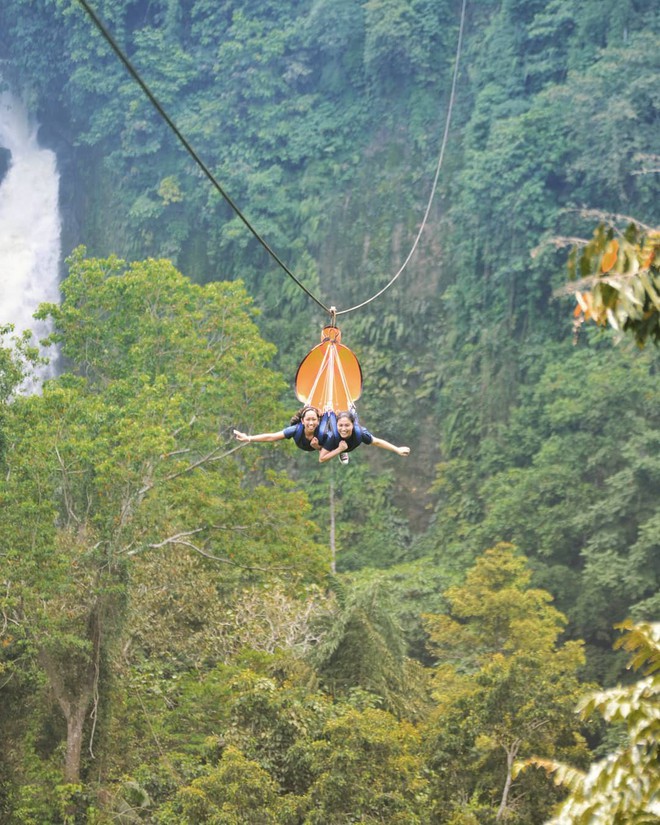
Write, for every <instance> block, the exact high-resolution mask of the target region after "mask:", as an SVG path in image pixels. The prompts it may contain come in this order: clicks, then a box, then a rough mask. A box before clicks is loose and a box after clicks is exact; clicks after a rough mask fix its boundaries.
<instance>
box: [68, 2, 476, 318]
mask: <svg viewBox="0 0 660 825" xmlns="http://www.w3.org/2000/svg"><path fill="white" fill-rule="evenodd" d="M78 2H79V3H80V5H81V6H82V7H83V9H84V10H85V11H86V13H87V14H88V15H89V17H90V19H91V20H92V21H93V23H94V25H95V26H96V27H97V29H98V30H99V32H100V33H101V34H102V36H103V37H104V38H105V40H106V41H107V42H108V44H109V45H110V47H111V48H112V50H113V51H114V53H115V54H116V55H117V57H118V58H119V59H120V60H121V62H122V63H123V64H124V66H125V67H126V69H127V70H128V72H129V74H130V75H131V77H132V78H133V79H134V80H135V82H136V83H137V84H138V85H139V86H140V88H141V89H142V91H143V92H144V93H145V95H146V96H147V98H148V99H149V101H150V102H151V104H152V105H153V107H154V108H155V109H156V111H157V112H158V114H159V115H160V116H161V117H162V118H163V120H164V121H165V122H166V123H167V125H168V126H169V127H170V129H171V130H172V131H173V132H174V134H175V135H176V137H177V138H178V139H179V141H180V142H181V144H182V145H183V147H184V149H185V150H186V151H187V152H188V154H189V155H190V156H191V157H192V159H193V160H194V161H195V163H196V164H197V165H198V166H199V168H200V169H201V170H202V172H203V173H204V175H206V177H207V178H208V179H209V181H210V182H211V184H212V185H213V186H214V187H215V189H216V190H217V191H218V192H219V193H220V195H221V196H222V197H223V198H224V199H225V201H226V202H227V203H228V204H229V206H230V207H231V208H232V210H233V211H234V212H235V214H236V215H237V217H238V218H240V220H241V221H242V222H243V223H244V224H245V226H246V227H247V229H248V230H249V231H250V232H251V233H252V235H253V236H254V237H255V238H256V239H257V241H258V242H259V243H260V244H261V246H262V247H263V248H264V249H265V250H266V252H267V253H268V254H269V255H270V256H271V258H273V260H274V261H275V262H276V263H277V264H278V266H280V267H281V269H283V270H284V272H285V273H286V274H287V275H288V276H289V277H290V278H291V279H292V280H293V281H294V282H295V283H296V284H297V285H298V286H299V287H300V289H302V291H303V292H304V293H305V294H306V295H307V296H308V297H309V298H311V299H312V301H314V302H315V303H316V304H317V305H318V306H319V307H321V309H323V310H325V311H326V312H327V313H328V314H329V315H330V316H331V319H332V324H333V325H334V323H335V318H336V316H337V315H345V314H346V313H348V312H353V311H354V310H356V309H361V308H362V307H364V306H366V305H367V304H370V303H371V302H372V301H375V300H376V298H379V297H380V296H381V295H382V294H383V293H384V292H385V291H386V290H388V289H389V288H390V287H391V286H392V284H393V283H394V282H395V281H396V280H397V279H398V278H399V276H400V275H401V273H402V272H403V271H404V269H405V268H406V266H407V265H408V263H409V262H410V260H411V258H412V256H413V255H414V253H415V251H416V249H417V246H418V245H419V241H420V238H421V236H422V232H423V231H424V228H425V226H426V223H427V220H428V216H429V214H430V212H431V205H432V204H433V199H434V197H435V192H436V189H437V185H438V179H439V177H440V169H441V168H442V162H443V159H444V155H445V149H446V147H447V141H448V138H449V128H450V124H451V116H452V111H453V108H454V101H455V98H456V84H457V79H458V67H459V62H460V56H461V50H462V43H463V30H464V25H465V8H466V5H467V0H463V3H462V6H461V19H460V24H459V31H458V43H457V47H456V57H455V60H454V73H453V77H452V85H451V93H450V96H449V104H448V107H447V118H446V121H445V130H444V134H443V138H442V145H441V147H440V156H439V158H438V163H437V166H436V170H435V177H434V179H433V185H432V187H431V194H430V195H429V199H428V203H427V205H426V211H425V212H424V217H423V219H422V223H421V225H420V227H419V230H418V232H417V235H416V237H415V240H414V241H413V244H412V246H411V248H410V251H409V252H408V255H407V256H406V258H405V260H404V262H403V263H402V264H401V267H400V268H399V270H398V272H397V273H396V274H395V275H394V276H393V277H392V278H391V279H390V281H389V282H388V283H387V284H386V285H385V286H384V287H383V288H382V289H381V290H379V291H378V292H376V293H375V294H374V295H372V296H371V298H367V300H366V301H362V303H360V304H356V305H355V306H352V307H349V308H348V309H342V310H337V309H335V307H327V306H326V305H325V304H324V303H323V302H322V301H321V300H319V298H317V297H316V296H315V295H313V294H312V293H311V292H310V290H309V289H307V287H306V286H305V285H304V284H303V283H302V282H301V281H300V280H299V279H298V278H297V277H296V276H295V275H294V273H293V272H292V271H291V270H290V269H289V267H288V266H287V265H286V264H285V263H284V261H282V259H281V258H280V257H279V256H278V255H277V254H276V253H275V251H274V250H273V249H272V248H271V247H270V246H269V245H268V243H266V241H265V240H264V239H263V238H262V237H261V235H260V234H259V233H258V232H257V230H256V229H255V228H254V227H253V226H252V224H251V223H250V221H249V220H248V219H247V218H246V217H245V215H244V214H243V213H242V212H241V210H240V209H239V207H238V206H237V205H236V203H235V202H234V201H233V200H232V198H231V197H230V196H229V194H228V193H227V192H226V191H225V190H224V188H223V187H222V186H221V185H220V183H219V182H218V180H217V179H216V177H215V176H214V175H213V173H212V172H211V170H210V169H209V168H208V167H207V166H206V164H205V163H204V161H203V160H202V159H201V158H200V157H199V155H198V154H197V152H196V151H195V150H194V149H193V147H192V146H191V145H190V143H189V142H188V141H187V140H186V138H185V137H184V136H183V134H182V133H181V131H180V130H179V129H178V127H177V126H176V124H175V123H174V121H173V120H172V119H171V118H170V116H169V115H168V114H167V112H166V111H165V109H164V108H163V107H162V106H161V104H160V103H159V101H158V100H157V98H156V96H155V95H154V94H153V92H152V91H151V89H150V88H149V87H148V86H147V84H146V83H145V82H144V80H143V79H142V78H141V76H140V74H139V73H138V71H137V69H135V67H134V66H133V64H132V63H131V62H130V60H129V59H128V57H127V56H126V55H125V54H124V52H123V51H122V50H121V48H120V47H119V45H118V44H117V43H116V41H115V40H114V38H113V37H112V35H111V34H110V32H109V31H108V30H107V29H106V27H105V26H104V25H103V22H102V21H101V20H100V18H99V17H98V15H97V14H96V12H95V11H94V10H93V9H92V7H91V6H90V5H89V3H88V2H87V0H78Z"/></svg>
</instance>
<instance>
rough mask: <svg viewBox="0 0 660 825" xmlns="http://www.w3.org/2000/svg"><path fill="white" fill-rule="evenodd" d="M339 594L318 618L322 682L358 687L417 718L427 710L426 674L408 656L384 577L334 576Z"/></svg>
mask: <svg viewBox="0 0 660 825" xmlns="http://www.w3.org/2000/svg"><path fill="white" fill-rule="evenodd" d="M333 587H334V590H335V592H336V594H337V602H336V604H335V605H329V607H328V609H326V611H325V613H322V614H321V615H320V616H319V617H318V619H317V622H318V625H319V628H320V638H319V642H318V644H317V645H316V646H315V648H314V649H313V651H312V653H311V661H312V663H313V664H314V666H315V668H316V669H317V670H318V673H319V677H320V680H321V684H322V686H323V687H324V688H325V689H326V690H327V691H328V692H329V693H331V694H332V695H335V696H346V695H347V694H348V693H349V692H350V691H352V690H355V689H359V690H361V691H366V692H368V693H369V694H372V695H373V696H374V697H375V701H376V703H377V704H378V705H380V706H382V707H384V708H385V709H386V710H388V711H390V712H393V713H396V714H398V715H401V716H404V717H408V718H414V717H416V716H418V715H420V714H421V713H422V712H423V710H424V687H425V683H424V679H423V677H422V674H421V672H420V671H419V669H418V667H417V666H416V664H415V663H414V662H412V661H411V660H410V659H408V658H407V656H406V645H405V639H404V636H403V632H402V628H401V627H400V625H399V623H398V621H397V617H396V613H395V611H394V605H393V600H392V597H391V594H390V592H389V590H388V589H387V588H386V586H385V584H384V582H383V581H381V580H379V579H376V578H373V579H369V580H367V581H364V582H362V583H361V584H353V585H350V584H348V585H346V584H344V583H343V582H342V581H341V580H340V579H338V580H335V581H334V582H333Z"/></svg>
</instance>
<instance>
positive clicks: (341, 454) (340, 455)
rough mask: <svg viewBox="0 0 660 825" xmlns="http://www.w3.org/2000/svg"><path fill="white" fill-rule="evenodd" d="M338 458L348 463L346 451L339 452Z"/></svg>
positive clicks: (343, 462)
mask: <svg viewBox="0 0 660 825" xmlns="http://www.w3.org/2000/svg"><path fill="white" fill-rule="evenodd" d="M339 460H340V461H341V463H342V464H348V453H339Z"/></svg>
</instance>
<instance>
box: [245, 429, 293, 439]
mask: <svg viewBox="0 0 660 825" xmlns="http://www.w3.org/2000/svg"><path fill="white" fill-rule="evenodd" d="M234 435H235V436H236V439H237V440H238V441H280V440H281V439H282V438H284V432H283V431H282V430H280V432H278V433H259V434H258V435H248V434H247V433H242V432H241V431H240V430H234Z"/></svg>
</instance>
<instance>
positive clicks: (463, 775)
mask: <svg viewBox="0 0 660 825" xmlns="http://www.w3.org/2000/svg"><path fill="white" fill-rule="evenodd" d="M530 580H531V572H530V570H529V569H528V567H527V563H526V560H525V559H524V557H522V556H521V555H520V554H518V553H516V552H515V551H514V550H513V549H512V548H511V547H509V546H506V545H500V546H498V547H495V548H493V549H491V550H488V551H487V552H486V553H485V554H484V555H483V556H481V557H480V558H479V559H478V560H477V562H476V564H475V565H474V567H473V568H471V569H470V570H469V571H468V574H467V576H466V579H465V582H464V584H462V585H460V586H456V587H452V588H450V589H449V590H448V591H447V592H446V594H445V596H446V598H447V600H448V601H449V604H450V611H449V612H448V613H447V614H445V615H441V616H429V617H427V629H428V632H429V640H430V641H429V644H430V647H431V651H432V652H433V654H434V655H435V656H436V659H437V665H436V669H435V676H434V681H435V691H434V698H435V700H436V702H437V703H438V710H437V713H436V716H435V719H434V720H433V722H432V723H431V724H430V726H429V731H428V738H427V748H428V758H429V763H430V765H431V766H432V767H433V768H434V772H435V779H434V782H433V790H432V799H433V811H434V815H435V819H434V820H433V821H437V822H444V821H449V820H450V819H451V817H452V816H455V817H459V815H460V814H461V811H463V812H464V813H465V814H467V812H468V810H469V806H468V805H467V804H466V802H461V800H465V801H467V800H472V803H471V804H474V803H478V804H479V805H480V806H481V818H480V820H479V821H480V822H484V823H487V822H488V823H490V822H499V821H501V820H506V821H509V822H520V823H524V822H530V821H540V820H541V818H542V816H543V815H544V813H545V812H546V810H547V808H548V805H549V803H550V802H551V801H552V794H551V793H549V792H548V789H547V788H546V789H545V792H544V790H543V788H542V787H539V786H537V787H535V788H534V791H533V792H531V793H528V792H529V790H530V789H529V788H528V789H527V792H526V790H525V789H524V788H522V787H516V785H515V784H514V777H513V768H514V764H515V760H516V759H518V758H520V757H522V756H523V755H524V754H531V753H535V752H539V751H540V752H546V753H550V754H553V753H557V752H562V751H565V752H573V751H574V750H575V752H576V753H580V752H582V753H584V752H585V751H584V748H581V747H580V740H579V738H578V737H577V733H578V731H577V726H576V724H575V721H574V718H573V713H572V710H573V707H574V704H575V701H576V697H577V693H578V690H579V687H580V684H579V681H578V678H577V673H578V670H579V668H580V666H581V665H582V664H583V662H584V654H583V651H582V645H581V644H580V643H578V642H567V643H565V644H559V643H558V640H559V636H560V634H561V632H562V630H563V626H564V624H565V619H564V617H563V616H562V615H561V614H560V613H559V611H557V610H556V609H555V608H554V607H553V606H552V605H551V604H550V601H551V596H550V594H549V593H547V592H545V591H542V590H537V589H533V588H530V586H529V585H530ZM462 806H464V807H462ZM451 821H452V822H454V821H455V822H459V821H465V822H467V821H469V820H467V819H466V820H461V819H460V818H456V819H451Z"/></svg>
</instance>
